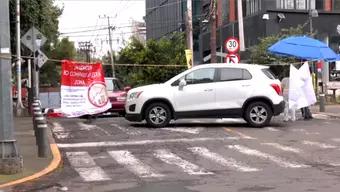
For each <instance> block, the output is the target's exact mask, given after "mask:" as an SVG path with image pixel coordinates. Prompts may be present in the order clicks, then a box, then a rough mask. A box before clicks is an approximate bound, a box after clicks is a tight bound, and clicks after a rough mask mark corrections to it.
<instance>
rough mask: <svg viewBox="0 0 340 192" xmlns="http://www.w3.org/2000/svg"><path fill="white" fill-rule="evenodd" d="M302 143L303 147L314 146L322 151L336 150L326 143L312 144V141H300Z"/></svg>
mask: <svg viewBox="0 0 340 192" xmlns="http://www.w3.org/2000/svg"><path fill="white" fill-rule="evenodd" d="M302 143H303V144H305V145H311V146H316V147H320V148H323V149H335V148H337V147H336V146H334V145H329V144H326V143H320V142H314V141H302Z"/></svg>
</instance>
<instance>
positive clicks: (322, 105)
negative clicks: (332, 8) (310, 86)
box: [308, 0, 326, 112]
mask: <svg viewBox="0 0 340 192" xmlns="http://www.w3.org/2000/svg"><path fill="white" fill-rule="evenodd" d="M318 16H319V14H318V11H317V10H316V9H312V1H311V0H309V11H308V18H309V33H310V35H311V36H313V17H318ZM322 70H323V69H322ZM317 86H318V80H317V79H316V87H317ZM325 103H326V98H325V92H324V82H323V80H322V78H321V92H320V94H319V111H320V112H325Z"/></svg>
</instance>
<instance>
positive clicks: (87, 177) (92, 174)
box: [66, 151, 111, 181]
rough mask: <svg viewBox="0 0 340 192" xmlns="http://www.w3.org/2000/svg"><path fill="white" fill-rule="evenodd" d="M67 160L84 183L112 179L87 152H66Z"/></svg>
mask: <svg viewBox="0 0 340 192" xmlns="http://www.w3.org/2000/svg"><path fill="white" fill-rule="evenodd" d="M66 156H67V159H68V160H69V162H70V164H71V165H72V167H73V168H74V169H75V170H76V171H77V172H78V174H79V175H80V177H81V178H82V179H83V180H84V181H107V180H111V178H110V177H109V176H108V175H107V174H106V173H105V172H104V170H103V169H102V168H100V167H98V166H97V165H96V163H95V162H94V160H93V159H92V157H91V156H90V155H89V154H88V153H87V152H85V151H80V152H66Z"/></svg>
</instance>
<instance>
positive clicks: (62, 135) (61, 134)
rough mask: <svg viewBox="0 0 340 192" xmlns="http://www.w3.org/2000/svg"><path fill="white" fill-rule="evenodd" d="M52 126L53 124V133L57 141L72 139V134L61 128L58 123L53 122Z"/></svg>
mask: <svg viewBox="0 0 340 192" xmlns="http://www.w3.org/2000/svg"><path fill="white" fill-rule="evenodd" d="M52 124H53V127H52V131H53V134H54V135H55V136H56V138H57V139H67V138H71V137H72V136H71V134H70V132H67V131H66V130H65V128H64V127H63V126H61V124H59V123H57V122H53V123H52Z"/></svg>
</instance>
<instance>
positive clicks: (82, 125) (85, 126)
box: [77, 122, 111, 136]
mask: <svg viewBox="0 0 340 192" xmlns="http://www.w3.org/2000/svg"><path fill="white" fill-rule="evenodd" d="M77 124H78V126H79V127H80V130H81V131H92V130H99V131H101V132H103V133H104V134H105V135H107V136H111V134H110V133H109V132H108V131H106V130H105V129H103V128H101V127H99V126H97V125H88V124H85V123H83V122H78V123H77Z"/></svg>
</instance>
